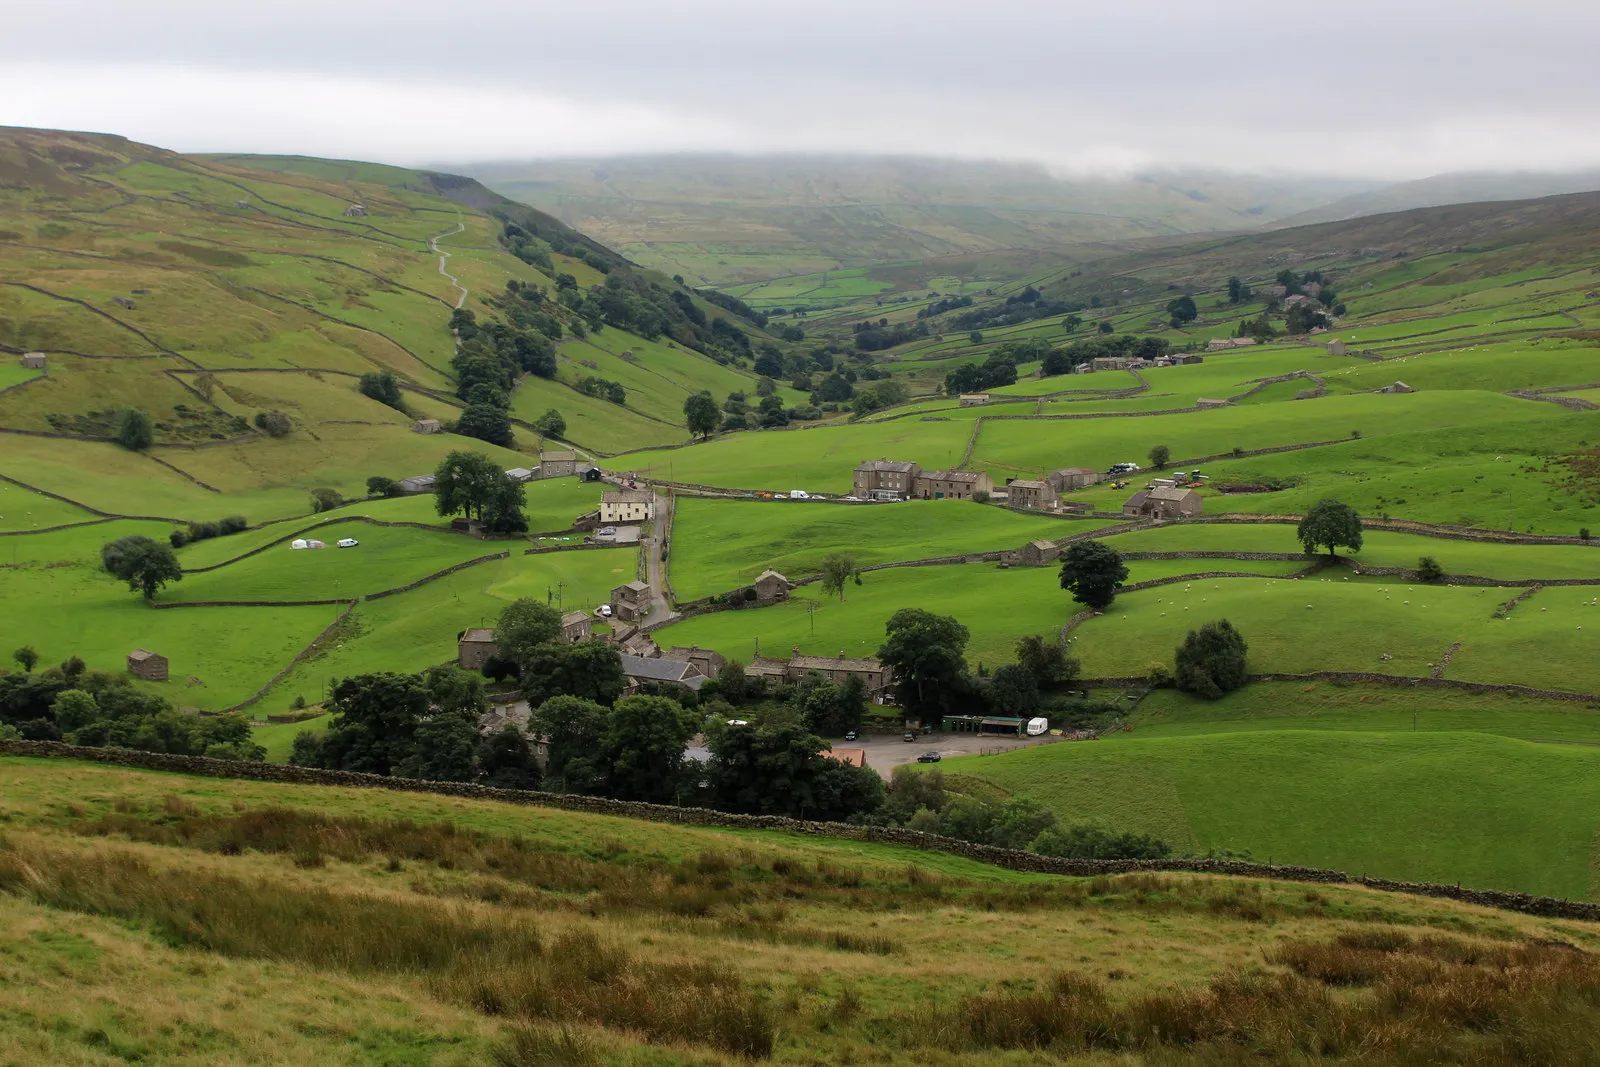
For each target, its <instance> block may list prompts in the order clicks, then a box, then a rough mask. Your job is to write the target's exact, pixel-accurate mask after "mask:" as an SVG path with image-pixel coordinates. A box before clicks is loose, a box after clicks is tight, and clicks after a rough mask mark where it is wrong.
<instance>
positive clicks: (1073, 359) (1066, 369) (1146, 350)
mask: <svg viewBox="0 0 1600 1067" xmlns="http://www.w3.org/2000/svg"><path fill="white" fill-rule="evenodd" d="M1171 350H1172V346H1171V345H1170V344H1169V343H1168V342H1167V341H1166V340H1165V339H1163V338H1160V337H1134V336H1132V335H1131V334H1122V335H1120V336H1115V337H1113V336H1101V337H1088V338H1085V339H1083V340H1082V341H1073V342H1071V343H1069V344H1065V345H1062V346H1061V347H1060V348H1052V349H1051V350H1050V351H1049V352H1047V353H1045V355H1044V356H1043V357H1042V362H1041V364H1040V368H1039V370H1040V373H1041V374H1043V375H1044V376H1045V377H1047V378H1048V377H1051V376H1054V375H1057V374H1071V373H1072V368H1074V367H1076V366H1079V365H1080V364H1083V363H1088V362H1091V361H1092V360H1096V359H1115V358H1121V357H1126V356H1137V357H1139V358H1140V359H1159V358H1161V357H1162V356H1165V355H1166V354H1167V353H1168V352H1170V351H1171Z"/></svg>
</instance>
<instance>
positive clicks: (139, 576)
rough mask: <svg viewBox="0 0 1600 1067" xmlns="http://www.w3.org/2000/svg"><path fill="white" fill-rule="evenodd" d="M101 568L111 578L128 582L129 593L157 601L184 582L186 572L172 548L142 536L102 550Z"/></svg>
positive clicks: (104, 546) (119, 541)
mask: <svg viewBox="0 0 1600 1067" xmlns="http://www.w3.org/2000/svg"><path fill="white" fill-rule="evenodd" d="M100 566H101V567H102V568H103V569H104V570H105V572H106V573H107V574H110V575H113V576H114V577H116V578H118V579H120V580H122V581H124V582H127V583H128V590H129V592H134V593H142V594H143V595H144V598H145V599H146V600H152V599H154V598H155V595H156V593H158V592H160V591H161V590H162V589H163V588H165V587H166V586H167V585H169V584H171V583H172V582H181V581H183V568H182V567H180V566H178V557H176V556H174V555H173V554H172V549H171V547H169V546H168V545H163V544H161V543H160V542H158V541H152V540H151V539H150V538H148V537H145V536H143V535H140V534H129V535H128V536H127V537H119V538H117V539H116V540H115V541H107V542H106V543H105V544H104V545H101V546H100Z"/></svg>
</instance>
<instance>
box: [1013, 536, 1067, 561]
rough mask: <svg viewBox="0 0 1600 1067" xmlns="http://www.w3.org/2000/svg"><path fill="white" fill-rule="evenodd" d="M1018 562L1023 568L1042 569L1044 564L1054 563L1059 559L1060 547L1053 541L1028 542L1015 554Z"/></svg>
mask: <svg viewBox="0 0 1600 1067" xmlns="http://www.w3.org/2000/svg"><path fill="white" fill-rule="evenodd" d="M1017 555H1018V557H1019V559H1018V561H1019V562H1020V563H1021V564H1022V565H1023V566H1024V567H1043V566H1044V565H1045V564H1046V563H1054V562H1055V561H1056V560H1058V559H1060V558H1061V546H1059V545H1057V544H1056V543H1055V542H1054V541H1046V540H1043V539H1040V540H1038V541H1029V542H1028V543H1027V544H1025V545H1023V546H1022V550H1021V551H1020V552H1018V553H1017Z"/></svg>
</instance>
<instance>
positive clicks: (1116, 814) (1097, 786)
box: [943, 730, 1600, 898]
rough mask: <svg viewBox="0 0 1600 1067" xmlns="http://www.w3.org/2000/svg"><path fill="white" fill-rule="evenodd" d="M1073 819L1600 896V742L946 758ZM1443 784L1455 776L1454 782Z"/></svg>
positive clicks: (1401, 873)
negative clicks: (1599, 846)
mask: <svg viewBox="0 0 1600 1067" xmlns="http://www.w3.org/2000/svg"><path fill="white" fill-rule="evenodd" d="M943 766H944V769H945V771H946V772H947V773H963V774H971V775H975V776H977V777H980V778H982V779H983V780H985V781H987V782H992V783H993V784H995V785H997V786H999V787H1001V788H1003V789H1005V790H1007V791H1009V792H1010V793H1012V794H1014V795H1025V796H1029V797H1032V798H1034V799H1036V800H1039V801H1041V802H1043V803H1045V804H1047V805H1049V806H1050V807H1052V808H1054V809H1055V810H1056V812H1057V814H1058V815H1060V816H1061V817H1062V819H1063V820H1064V821H1072V822H1078V821H1083V822H1099V823H1102V824H1104V825H1111V826H1117V827H1127V828H1133V829H1139V830H1142V831H1145V832H1149V833H1155V834H1159V835H1161V836H1163V837H1165V838H1166V839H1167V840H1169V841H1172V842H1173V843H1174V844H1176V845H1178V846H1179V847H1183V848H1191V849H1197V850H1199V851H1205V850H1207V849H1211V848H1222V849H1236V850H1237V849H1248V850H1250V852H1251V853H1252V854H1253V855H1255V856H1256V857H1257V858H1260V859H1268V858H1270V859H1273V860H1275V861H1277V862H1292V863H1305V864H1313V865H1317V866H1327V867H1335V868H1339V869H1343V870H1349V871H1352V872H1354V873H1358V874H1359V873H1361V872H1363V871H1364V872H1366V873H1368V874H1375V875H1383V876H1387V877H1392V878H1402V879H1414V880H1418V881H1441V882H1454V881H1457V880H1460V881H1462V882H1464V883H1466V884H1469V885H1483V886H1493V887H1496V888H1501V889H1512V890H1521V891H1524V892H1530V893H1548V894H1552V895H1556V896H1565V897H1575V898H1594V897H1596V896H1600V883H1597V882H1596V881H1595V879H1594V875H1593V867H1592V866H1591V864H1592V862H1593V848H1594V840H1595V831H1596V826H1597V823H1596V819H1595V815H1594V812H1595V809H1596V805H1597V804H1600V750H1597V749H1594V748H1590V747H1587V746H1568V745H1543V744H1533V743H1530V742H1526V741H1519V740H1514V739H1511V738H1505V737H1494V736H1490V735H1486V734H1477V733H1451V732H1431V733H1421V732H1419V733H1409V732H1405V733H1360V732H1355V731H1346V730H1341V731H1329V732H1321V731H1314V730H1305V731H1297V730H1273V731H1266V732H1256V733H1218V734H1211V735H1206V736H1179V737H1152V738H1148V739H1146V738H1143V737H1140V736H1139V735H1138V734H1137V732H1136V733H1135V734H1134V735H1131V736H1128V737H1126V738H1119V739H1117V740H1115V741H1107V742H1104V743H1099V744H1083V743H1079V744H1058V745H1046V746H1042V747H1038V748H1031V749H1026V750H1023V751H1020V752H1015V753H1010V754H1007V755H1002V756H986V757H973V758H968V759H956V760H948V761H946V763H945V764H944V765H943ZM1445 783H1448V785H1446V784H1445Z"/></svg>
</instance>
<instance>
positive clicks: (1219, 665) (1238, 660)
mask: <svg viewBox="0 0 1600 1067" xmlns="http://www.w3.org/2000/svg"><path fill="white" fill-rule="evenodd" d="M1248 647H1249V646H1247V645H1246V644H1245V641H1244V638H1243V637H1242V636H1240V634H1239V631H1238V630H1235V629H1234V628H1233V624H1232V623H1230V622H1229V621H1228V620H1227V619H1220V620H1218V621H1217V622H1208V623H1206V624H1205V625H1204V626H1202V627H1200V629H1198V630H1190V631H1189V635H1188V636H1187V637H1185V638H1184V639H1183V644H1181V645H1179V646H1178V650H1177V653H1176V659H1177V672H1176V673H1177V679H1178V688H1179V689H1181V690H1183V691H1184V692H1186V693H1194V694H1195V695H1196V696H1201V697H1204V698H1205V699H1207V700H1216V699H1218V698H1219V697H1221V696H1222V695H1223V694H1224V693H1231V692H1233V691H1234V690H1235V689H1238V688H1239V687H1240V686H1242V685H1244V683H1245V678H1246V675H1247V668H1246V665H1245V653H1246V652H1247V651H1248Z"/></svg>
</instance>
